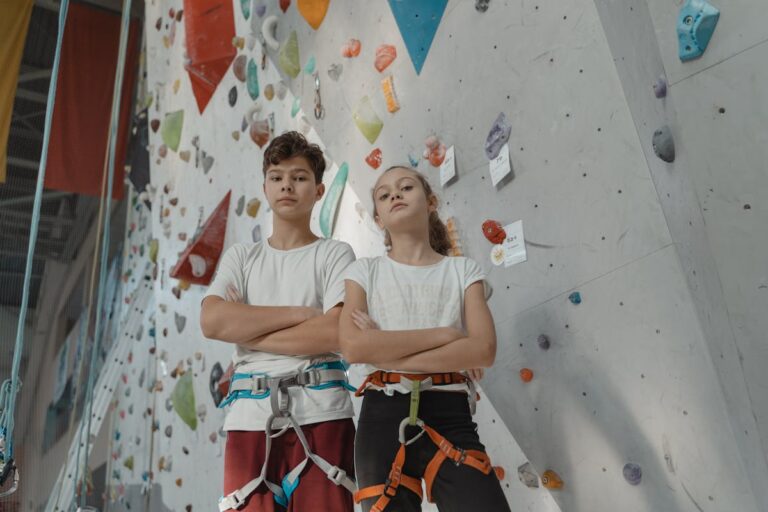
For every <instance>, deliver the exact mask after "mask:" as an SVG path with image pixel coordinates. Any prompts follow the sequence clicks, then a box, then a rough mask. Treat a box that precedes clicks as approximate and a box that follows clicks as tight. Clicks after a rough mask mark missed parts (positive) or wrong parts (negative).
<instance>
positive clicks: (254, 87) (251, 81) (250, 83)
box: [245, 59, 259, 100]
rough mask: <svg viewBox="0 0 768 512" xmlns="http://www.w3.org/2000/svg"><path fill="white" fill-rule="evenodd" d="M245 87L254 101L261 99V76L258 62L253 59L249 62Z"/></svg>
mask: <svg viewBox="0 0 768 512" xmlns="http://www.w3.org/2000/svg"><path fill="white" fill-rule="evenodd" d="M245 86H246V88H247V89H248V95H249V96H250V97H251V99H252V100H255V99H256V98H258V97H259V74H258V68H257V66H256V62H254V60H253V59H250V60H249V61H248V68H247V72H246V82H245Z"/></svg>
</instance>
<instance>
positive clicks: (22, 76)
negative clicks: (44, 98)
mask: <svg viewBox="0 0 768 512" xmlns="http://www.w3.org/2000/svg"><path fill="white" fill-rule="evenodd" d="M51 71H52V70H51V69H35V70H34V71H25V72H22V73H19V79H18V80H17V82H16V83H19V84H23V83H24V82H32V81H34V80H42V79H43V78H51Z"/></svg>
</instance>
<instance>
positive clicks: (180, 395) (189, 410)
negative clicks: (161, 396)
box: [171, 372, 197, 430]
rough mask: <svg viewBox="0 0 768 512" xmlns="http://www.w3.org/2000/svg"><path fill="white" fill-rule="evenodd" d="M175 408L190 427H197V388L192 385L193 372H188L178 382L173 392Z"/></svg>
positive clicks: (193, 428)
mask: <svg viewBox="0 0 768 512" xmlns="http://www.w3.org/2000/svg"><path fill="white" fill-rule="evenodd" d="M171 398H172V399H173V408H174V409H175V410H176V413H177V414H178V415H179V417H180V418H181V419H182V420H183V421H184V423H186V424H187V425H189V428H191V429H192V430H195V429H196V428H197V416H196V415H195V390H194V386H193V385H192V373H191V372H186V373H185V374H184V375H183V376H182V377H180V378H179V380H178V382H176V386H175V387H174V389H173V393H172V394H171Z"/></svg>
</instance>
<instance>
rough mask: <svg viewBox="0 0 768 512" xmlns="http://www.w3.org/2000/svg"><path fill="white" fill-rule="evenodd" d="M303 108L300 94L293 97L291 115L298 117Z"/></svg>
mask: <svg viewBox="0 0 768 512" xmlns="http://www.w3.org/2000/svg"><path fill="white" fill-rule="evenodd" d="M300 109H301V98H299V97H298V96H297V97H296V98H294V99H293V105H291V117H296V114H298V113H299V110H300Z"/></svg>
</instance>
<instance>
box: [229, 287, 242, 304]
mask: <svg viewBox="0 0 768 512" xmlns="http://www.w3.org/2000/svg"><path fill="white" fill-rule="evenodd" d="M226 299H227V301H229V302H243V296H242V295H241V294H240V292H239V291H238V290H237V288H235V287H234V286H232V285H231V284H230V285H228V286H227V291H226Z"/></svg>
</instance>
